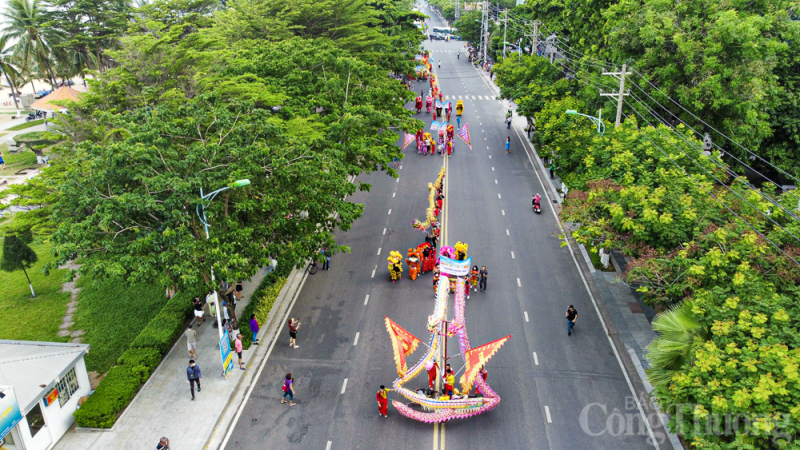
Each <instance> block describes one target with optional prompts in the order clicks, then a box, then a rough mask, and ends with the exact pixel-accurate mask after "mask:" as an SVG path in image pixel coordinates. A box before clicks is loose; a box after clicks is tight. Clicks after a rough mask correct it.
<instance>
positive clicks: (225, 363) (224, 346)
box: [219, 329, 233, 378]
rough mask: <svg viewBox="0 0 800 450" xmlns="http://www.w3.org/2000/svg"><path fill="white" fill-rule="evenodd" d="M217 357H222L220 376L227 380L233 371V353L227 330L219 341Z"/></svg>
mask: <svg viewBox="0 0 800 450" xmlns="http://www.w3.org/2000/svg"><path fill="white" fill-rule="evenodd" d="M219 355H220V357H222V374H223V375H224V376H225V378H228V376H229V375H230V374H231V371H232V370H233V353H231V338H230V336H228V330H227V329H226V330H225V332H224V333H222V337H221V338H220V339H219Z"/></svg>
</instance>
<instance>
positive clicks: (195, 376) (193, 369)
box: [186, 359, 203, 401]
mask: <svg viewBox="0 0 800 450" xmlns="http://www.w3.org/2000/svg"><path fill="white" fill-rule="evenodd" d="M186 379H187V380H189V390H190V391H191V392H192V401H194V384H195V383H197V392H200V382H201V381H203V372H201V371H200V366H198V365H197V364H195V362H194V360H193V359H190V360H189V367H187V368H186Z"/></svg>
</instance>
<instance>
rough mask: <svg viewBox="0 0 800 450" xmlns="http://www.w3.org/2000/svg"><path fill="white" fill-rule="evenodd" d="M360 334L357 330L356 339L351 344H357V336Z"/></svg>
mask: <svg viewBox="0 0 800 450" xmlns="http://www.w3.org/2000/svg"><path fill="white" fill-rule="evenodd" d="M360 334H361V332H357V333H356V340H355V341H353V345H358V336H359V335H360Z"/></svg>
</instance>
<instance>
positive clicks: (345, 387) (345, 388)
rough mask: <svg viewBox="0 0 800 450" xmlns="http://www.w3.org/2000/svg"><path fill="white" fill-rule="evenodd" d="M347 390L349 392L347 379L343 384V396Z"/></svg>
mask: <svg viewBox="0 0 800 450" xmlns="http://www.w3.org/2000/svg"><path fill="white" fill-rule="evenodd" d="M346 390H347V378H345V379H344V383H342V394H344V391H346Z"/></svg>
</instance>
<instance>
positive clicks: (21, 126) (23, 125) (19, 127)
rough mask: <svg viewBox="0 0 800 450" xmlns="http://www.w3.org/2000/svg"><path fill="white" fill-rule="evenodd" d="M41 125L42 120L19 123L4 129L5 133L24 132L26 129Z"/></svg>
mask: <svg viewBox="0 0 800 450" xmlns="http://www.w3.org/2000/svg"><path fill="white" fill-rule="evenodd" d="M43 124H44V119H39V120H31V121H30V122H25V123H21V124H19V125H15V126H13V127H11V128H6V131H17V130H24V129H26V128H30V127H35V126H36V125H43Z"/></svg>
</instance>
